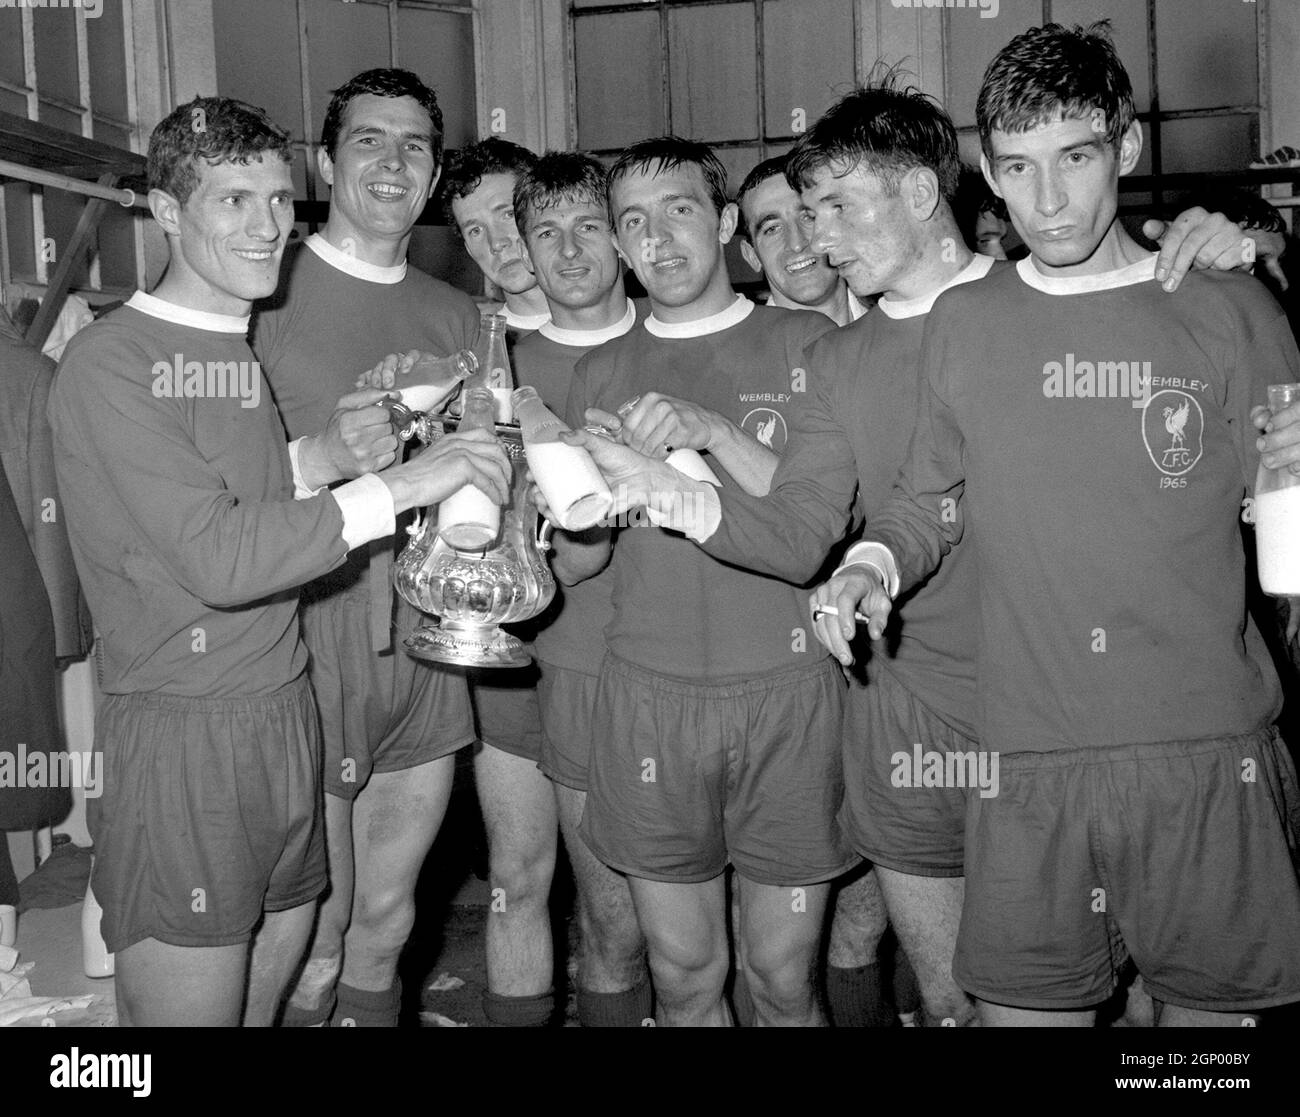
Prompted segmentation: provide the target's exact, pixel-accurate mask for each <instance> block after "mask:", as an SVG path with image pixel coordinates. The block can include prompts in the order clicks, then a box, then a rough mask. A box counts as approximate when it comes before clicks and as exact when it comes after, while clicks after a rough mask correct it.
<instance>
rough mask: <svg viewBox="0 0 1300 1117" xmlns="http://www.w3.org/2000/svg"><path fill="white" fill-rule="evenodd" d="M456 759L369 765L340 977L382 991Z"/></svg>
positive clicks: (406, 929)
mask: <svg viewBox="0 0 1300 1117" xmlns="http://www.w3.org/2000/svg"><path fill="white" fill-rule="evenodd" d="M455 770H456V765H455V758H454V757H452V756H444V757H442V758H440V759H438V760H433V761H430V762H429V763H428V764H421V765H419V766H418V767H415V768H407V769H405V770H403V771H400V772H375V773H374V774H373V775H371V777H370V781H369V782H368V783H367V784H366V786H365V788H364V789H363V790H362V792H361V794H360V795H358V796H357V800H356V803H355V804H354V806H353V808H352V843H353V851H354V852H353V863H354V864H355V866H356V869H355V880H356V884H355V886H354V887H355V891H354V894H353V899H352V924H351V926H350V927H349V928H348V931H347V936H346V938H345V940H344V949H343V981H344V983H345V984H347V985H350V986H352V987H353V988H355V989H367V990H371V991H374V992H381V991H383V990H385V989H388V988H391V986H392V984H393V981H394V979H395V978H396V976H397V959H398V957H399V956H400V955H401V953H402V947H404V946H405V945H406V940H407V937H408V936H409V935H410V933H411V928H412V927H413V926H414V925H415V883H416V880H417V878H418V877H419V875H420V867H421V866H422V865H423V864H424V858H425V855H426V854H427V853H428V852H429V847H430V846H431V845H433V839H434V838H435V837H436V836H437V834H438V827H439V826H441V825H442V819H443V815H444V814H446V811H447V800H448V798H449V797H450V795H451V784H452V776H453V775H454V774H455Z"/></svg>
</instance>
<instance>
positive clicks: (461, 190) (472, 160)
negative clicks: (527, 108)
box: [442, 136, 537, 236]
mask: <svg viewBox="0 0 1300 1117" xmlns="http://www.w3.org/2000/svg"><path fill="white" fill-rule="evenodd" d="M536 163H537V156H536V155H535V154H534V153H533V152H531V151H529V150H528V148H526V147H520V146H519V144H517V143H511V142H510V141H509V140H503V139H500V138H499V137H497V136H489V137H488V138H487V139H486V140H479V141H478V143H472V144H466V145H465V146H464V147H461V148H456V149H455V150H452V151H449V152H447V165H446V166H445V167H444V168H443V171H442V197H443V210H444V216H445V217H446V219H447V224H448V225H450V226H451V227H452V228H453V229H455V230H456V231H457V232H456V235H457V236H459V235H460V231H459V226H458V225H457V224H456V216H455V214H453V213H452V212H451V203H452V202H453V201H454V200H455V199H457V198H466V197H468V196H469V195H470V194H473V193H474V191H475V190H477V189H478V184H479V183H480V182H482V181H483V176H484V175H516V176H519V175H523V174H526V173H527V172H528V171H530V170H532V169H533V167H534V166H535V165H536Z"/></svg>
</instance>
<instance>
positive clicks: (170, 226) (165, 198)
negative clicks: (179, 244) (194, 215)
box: [149, 187, 181, 237]
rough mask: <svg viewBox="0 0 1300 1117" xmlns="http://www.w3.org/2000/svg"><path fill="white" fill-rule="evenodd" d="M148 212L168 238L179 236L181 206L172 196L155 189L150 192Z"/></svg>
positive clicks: (164, 191)
mask: <svg viewBox="0 0 1300 1117" xmlns="http://www.w3.org/2000/svg"><path fill="white" fill-rule="evenodd" d="M149 212H150V213H152V214H153V219H154V220H155V221H157V222H158V224H159V225H160V226H162V231H163V232H164V233H166V234H167V235H168V236H169V237H178V236H180V235H181V204H180V202H178V201H177V200H176V198H175V196H174V195H172V194H168V193H167V191H166V190H159V189H158V188H157V187H155V188H154V189H152V190H150V191H149Z"/></svg>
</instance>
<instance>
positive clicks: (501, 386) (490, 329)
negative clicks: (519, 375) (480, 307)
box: [472, 314, 515, 423]
mask: <svg viewBox="0 0 1300 1117" xmlns="http://www.w3.org/2000/svg"><path fill="white" fill-rule="evenodd" d="M474 356H475V357H476V358H477V359H478V373H477V374H476V376H475V377H474V380H473V381H472V383H478V381H479V378H480V377H481V378H482V381H483V383H484V384H485V385H486V386H487V387H488V388H490V389H491V390H492V398H493V399H494V400H495V401H496V419H497V422H498V423H509V422H511V421H513V418H514V417H513V416H512V415H511V413H510V393H511V392H513V391H514V388H515V378H514V374H513V373H512V372H511V370H510V352H509V350H508V349H507V347H506V316H505V315H504V314H485V315H483V320H482V326H481V329H480V332H479V339H478V344H477V345H476V346H475V347H474Z"/></svg>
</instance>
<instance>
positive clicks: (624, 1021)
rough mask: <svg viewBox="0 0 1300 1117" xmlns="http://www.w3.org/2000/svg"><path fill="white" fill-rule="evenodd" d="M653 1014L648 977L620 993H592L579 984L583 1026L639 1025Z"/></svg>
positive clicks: (579, 1016) (580, 1019)
mask: <svg viewBox="0 0 1300 1117" xmlns="http://www.w3.org/2000/svg"><path fill="white" fill-rule="evenodd" d="M653 1014H654V1009H653V1006H652V1004H651V996H650V979H649V978H648V977H643V978H642V979H641V980H640V982H638V983H637V984H636V985H635V986H633V987H632V988H631V989H625V990H623V991H622V992H621V993H593V992H592V991H591V990H590V989H584V988H583V987H582V986H581V985H579V986H578V1023H579V1024H581V1025H582V1026H583V1027H584V1028H639V1027H641V1023H642V1021H644V1020H645V1019H647V1018H650V1017H653Z"/></svg>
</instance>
